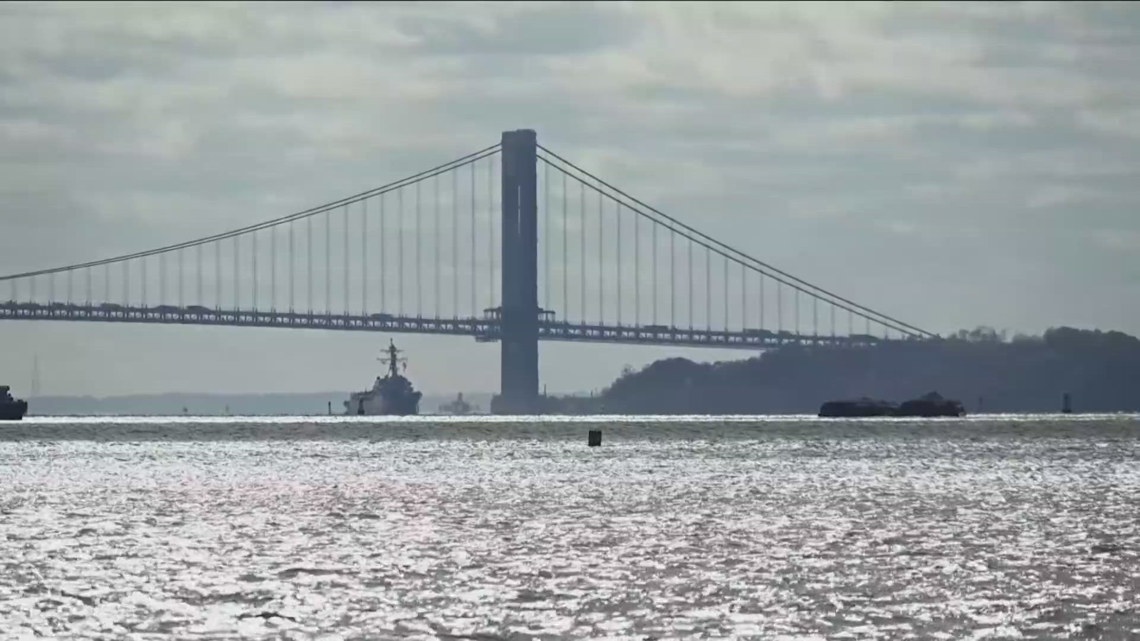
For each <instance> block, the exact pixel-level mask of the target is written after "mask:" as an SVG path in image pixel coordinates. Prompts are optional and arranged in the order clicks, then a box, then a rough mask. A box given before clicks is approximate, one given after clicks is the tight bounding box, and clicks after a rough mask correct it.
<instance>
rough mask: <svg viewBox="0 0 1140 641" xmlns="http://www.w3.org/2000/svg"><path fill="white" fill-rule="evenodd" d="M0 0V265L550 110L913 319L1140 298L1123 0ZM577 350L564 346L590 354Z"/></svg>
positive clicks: (299, 203) (716, 227)
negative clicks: (1130, 273) (1131, 242)
mask: <svg viewBox="0 0 1140 641" xmlns="http://www.w3.org/2000/svg"><path fill="white" fill-rule="evenodd" d="M0 25H3V28H2V31H0V85H2V87H0V88H2V91H0V218H2V222H3V225H4V229H5V232H4V234H2V235H0V236H2V240H0V270H2V271H4V272H14V271H22V270H24V269H31V268H40V267H49V266H52V265H57V264H66V263H71V262H75V261H80V260H88V259H93V258H100V257H104V256H108V255H114V254H118V253H123V252H128V251H136V250H138V249H142V248H146V247H150V246H156V245H162V244H166V243H170V242H176V241H179V240H184V239H187V238H191V237H197V236H201V235H206V234H210V233H215V232H218V231H221V230H224V229H228V228H233V227H238V226H242V225H245V224H250V223H252V222H256V221H260V220H265V219H269V218H273V217H276V216H280V215H284V214H287V213H291V212H293V211H297V210H301V209H304V208H306V207H308V206H311V205H314V204H317V203H321V202H325V201H328V200H332V199H335V198H337V197H340V196H342V195H345V194H349V193H356V192H359V191H362V190H364V189H367V188H369V187H374V186H377V185H380V184H383V183H386V182H388V181H390V180H393V179H396V178H400V177H402V176H405V175H409V174H412V173H415V172H417V171H420V170H422V169H424V168H426V167H429V166H433V165H436V164H438V163H440V162H444V161H446V160H449V159H451V158H454V157H457V156H460V155H462V154H465V153H468V152H470V151H473V150H475V149H479V148H482V147H485V146H487V145H489V144H493V143H494V142H496V141H497V140H498V136H499V133H500V132H501V131H504V130H508V129H514V128H518V127H534V128H536V129H538V131H539V135H540V139H541V140H542V141H543V142H544V144H547V145H548V146H550V147H551V148H553V149H555V150H556V151H558V152H559V153H560V154H562V155H564V156H566V157H568V158H570V159H572V160H574V161H575V162H577V163H578V164H580V165H582V166H583V167H585V168H588V169H589V170H591V171H593V172H595V173H598V174H599V175H602V176H603V177H605V178H606V179H607V180H609V181H611V182H613V183H615V184H618V185H620V186H621V187H623V188H624V189H626V190H628V191H629V192H631V193H633V194H634V195H637V196H638V197H641V198H642V199H644V200H646V201H648V202H650V203H652V204H654V205H656V206H658V207H660V208H661V209H663V210H665V211H667V212H670V213H672V214H675V215H676V216H677V217H679V218H681V219H682V220H685V221H686V222H689V223H691V224H693V225H695V226H697V227H698V228H700V229H702V230H704V231H707V232H709V233H710V234H711V235H713V236H716V237H721V238H724V239H726V240H731V242H732V244H734V245H737V246H739V247H740V248H741V249H745V250H747V251H749V252H751V253H753V254H755V255H757V256H759V257H761V258H764V259H766V260H769V261H770V262H772V263H774V264H776V265H777V266H780V267H781V268H784V269H787V270H788V271H791V272H793V273H797V274H798V275H800V276H802V277H805V278H807V279H809V280H813V281H818V282H819V284H820V285H823V286H825V287H828V288H829V289H833V290H836V291H838V292H840V293H842V294H844V295H845V296H848V297H851V298H854V299H857V300H860V301H861V302H865V303H866V304H870V305H872V306H876V307H882V308H883V309H884V310H885V311H888V312H891V313H894V314H896V315H898V316H900V317H902V318H904V319H905V320H908V321H909V322H912V323H915V324H917V325H919V326H928V327H930V328H932V329H935V330H936V331H950V330H953V329H956V328H958V327H961V326H972V325H976V324H980V323H987V324H993V325H998V326H1008V327H1011V328H1024V329H1035V328H1039V326H1040V325H1041V323H1043V322H1044V323H1047V324H1049V323H1061V322H1064V321H1065V319H1066V318H1067V317H1069V316H1070V315H1076V314H1075V312H1070V310H1069V309H1068V308H1067V307H1066V303H1065V302H1064V300H1063V299H1062V298H1061V297H1058V299H1057V300H1048V299H1045V298H1041V299H1037V298H1034V299H1032V300H1030V299H1018V298H1016V297H1013V298H1011V297H1010V296H1009V292H1008V287H1007V285H1008V283H1009V282H1012V280H1016V281H1017V282H1019V283H1032V282H1033V279H1039V280H1038V286H1040V287H1043V288H1044V287H1048V286H1050V283H1054V282H1058V281H1057V279H1058V278H1060V276H1059V274H1061V273H1062V272H1063V273H1065V274H1066V276H1065V281H1064V282H1070V281H1072V282H1074V283H1077V282H1080V283H1089V285H1088V286H1087V288H1088V289H1089V290H1090V291H1084V292H1083V293H1082V296H1083V298H1082V299H1081V300H1089V301H1093V302H1092V303H1089V304H1092V305H1098V303H1096V302H1095V301H1097V300H1103V301H1109V300H1111V301H1112V304H1111V305H1110V304H1108V302H1104V304H1103V305H1100V308H1101V309H1103V310H1109V311H1103V312H1101V315H1100V316H1099V319H1100V320H1098V322H1100V323H1103V324H1104V325H1105V326H1115V327H1121V328H1123V329H1127V330H1131V331H1140V326H1136V325H1135V318H1138V317H1140V308H1138V307H1136V305H1140V303H1137V304H1132V303H1119V301H1120V300H1140V297H1137V296H1131V297H1130V298H1128V297H1124V298H1123V299H1122V298H1121V295H1120V290H1119V288H1118V286H1117V285H1114V286H1113V288H1108V287H1107V286H1106V288H1105V289H1104V290H1103V293H1102V294H1100V295H1102V296H1103V299H1097V298H1096V297H1097V296H1098V294H1097V291H1099V290H1098V289H1097V285H1096V283H1098V282H1107V281H1109V280H1111V279H1112V277H1113V275H1115V274H1119V273H1122V272H1124V271H1127V270H1128V269H1129V265H1131V264H1132V262H1134V261H1135V259H1134V258H1133V257H1132V255H1131V254H1129V253H1128V252H1127V251H1123V250H1120V251H1103V250H1104V247H1105V243H1106V242H1107V243H1109V244H1110V245H1111V243H1112V242H1117V241H1107V240H1105V239H1106V238H1107V236H1104V235H1103V234H1102V235H1099V236H1098V235H1097V234H1093V233H1088V232H1087V231H1086V230H1089V229H1109V230H1114V231H1113V234H1114V235H1113V236H1111V237H1112V238H1130V237H1131V236H1130V234H1132V233H1134V232H1135V230H1136V229H1137V228H1138V225H1140V222H1137V221H1138V219H1137V218H1136V217H1135V213H1134V212H1135V211H1136V209H1137V205H1140V203H1138V202H1137V200H1138V197H1137V196H1135V191H1134V188H1133V185H1134V183H1135V175H1136V172H1137V167H1138V163H1140V152H1138V151H1137V150H1136V147H1135V132H1136V131H1137V130H1138V129H1137V126H1135V125H1136V124H1137V119H1138V117H1137V114H1138V113H1140V79H1137V78H1136V77H1135V74H1134V73H1133V71H1134V69H1135V67H1136V64H1137V63H1138V62H1140V37H1138V36H1140V16H1138V15H1137V13H1136V12H1135V11H1132V10H1131V8H1130V7H1129V6H1128V5H1126V4H1116V3H1102V4H1097V3H1092V4H1088V3H991V4H979V3H910V4H898V3H850V4H835V3H813V2H795V3H719V4H718V3H657V2H639V3H626V2H611V3H577V2H540V3H522V2H519V3H459V2H457V3H416V2H396V3H289V4H281V5H273V6H270V5H264V4H258V3H236V2H235V3H159V4H138V3H129V4H126V3H110V4H109V3H102V4H100V5H98V6H95V5H88V4H84V3H43V4H31V3H28V4H24V3H7V4H4V5H2V6H0ZM480 180H482V178H480ZM1118 249H1119V248H1118ZM1003 274H1009V275H1010V276H1009V279H1005V276H1003ZM1114 282H1115V281H1114ZM871 284H873V285H871ZM613 286H614V287H619V286H621V285H620V283H617V282H615V283H614V284H613ZM1026 286H1033V285H1032V284H1027V285H1026ZM1074 286H1076V285H1074ZM931 287H941V288H945V289H946V290H948V291H952V292H953V293H954V296H953V297H939V300H937V301H930V300H928V297H927V294H926V292H928V291H929V290H930V288H931ZM1122 304H1123V305H1124V308H1123V309H1122V310H1121V311H1119V312H1117V311H1112V310H1114V309H1116V308H1118V307H1120V305H1122ZM1082 314H1083V312H1082ZM1080 318H1081V319H1087V318H1088V316H1087V315H1080ZM1043 319H1044V320H1043ZM53 331H54V330H53ZM60 331H63V333H62V334H61V335H63V336H67V335H70V336H74V337H75V340H81V337H82V336H83V335H84V334H83V332H84V331H85V330H84V329H83V328H82V327H80V328H72V329H71V330H66V331H64V330H60ZM68 332H71V333H70V334H69V333H68ZM53 335H54V334H53ZM124 336H126V334H124ZM121 340H129V339H127V338H122V339H121ZM156 340H157V339H156ZM265 340H266V341H268V343H271V344H272V343H273V341H275V340H281V341H285V340H287V339H284V338H282V339H277V338H276V337H275V336H274V337H270V338H267V339H265ZM330 340H332V339H330ZM337 340H340V339H337ZM345 340H348V339H345ZM424 340H425V342H424V343H423V345H424V347H425V349H426V348H430V345H432V343H431V340H432V339H424ZM347 344H348V343H345V345H347ZM279 345H286V343H285V342H282V343H279ZM162 349H171V350H175V352H177V350H178V349H187V350H188V349H189V348H188V347H185V348H180V347H178V345H177V341H175V344H174V345H173V346H170V347H163V348H162ZM289 349H293V348H291V347H288V348H282V349H281V351H284V352H287V351H289ZM297 349H302V348H297ZM304 349H311V348H304ZM550 349H551V350H553V352H552V353H559V352H557V350H558V348H557V347H551V348H550ZM599 350H601V351H599V352H598V353H599V354H602V356H600V357H599V358H600V359H601V362H604V363H606V365H605V367H610V369H612V370H613V372H616V371H618V370H619V369H620V365H621V364H623V363H621V362H617V361H616V360H614V361H613V362H608V361H606V360H605V359H606V358H612V359H617V358H619V357H617V356H612V357H611V356H606V355H605V354H613V353H615V352H606V351H604V349H603V348H599ZM302 351H303V349H302ZM173 353H174V352H172V354H173ZM178 353H183V352H178ZM304 353H312V352H304ZM472 353H473V352H472ZM658 353H659V352H644V354H645V356H644V358H650V357H652V356H653V355H656V354H658ZM622 354H623V355H622V356H621V357H620V358H622V359H625V358H626V356H624V354H625V353H624V352H622ZM563 355H564V356H566V357H567V358H571V359H574V358H576V356H575V355H574V354H572V353H569V354H563ZM720 356H721V357H723V355H720ZM561 357H562V356H559V358H561ZM92 358H94V357H92ZM171 358H175V356H173V355H172V356H171ZM429 358H437V357H436V356H430V357H429ZM438 358H442V356H441V357H438ZM639 358H640V357H639ZM92 362H94V361H92ZM80 369H82V368H80ZM562 370H564V372H563V371H558V372H555V371H553V370H551V371H547V370H544V375H548V376H549V377H550V378H551V380H554V381H557V382H558V385H559V386H561V387H563V388H566V387H586V386H588V385H587V383H586V381H588V380H589V381H593V380H595V379H596V378H597V376H596V375H595V374H593V373H592V370H591V367H590V363H579V365H577V366H575V367H565V368H562ZM2 373H3V372H2V371H0V374H2ZM188 375H190V376H199V378H195V379H194V380H193V381H190V382H187V383H186V384H187V385H198V386H199V387H202V386H209V385H213V384H214V383H213V382H212V381H213V379H212V378H209V377H207V376H206V374H203V373H199V374H188ZM322 375H324V374H323V373H322ZM210 376H213V375H212V374H211V375H210ZM439 376H440V378H439V379H438V380H439V383H438V384H439V386H441V387H444V388H446V387H447V386H456V385H460V384H461V382H462V381H466V380H469V379H472V378H475V379H479V381H481V380H482V379H484V378H486V376H475V377H472V376H467V378H464V377H465V376H466V375H465V374H463V373H462V372H456V371H454V370H453V371H452V372H451V373H448V374H446V375H439ZM117 377H118V378H121V379H122V380H123V381H126V380H128V379H130V375H129V374H127V373H123V374H121V375H117ZM203 377H204V378H203ZM449 377H450V378H449ZM152 378H153V377H152ZM117 380H118V379H117ZM239 383H241V381H238V382H233V384H235V385H237V384H239ZM82 384H83V383H82V381H80V382H77V383H76V385H82ZM100 384H102V383H100ZM226 384H229V383H226ZM298 384H300V385H310V384H312V385H316V383H315V382H313V381H307V382H298ZM345 384H347V383H345ZM462 384H465V385H466V384H467V383H462ZM471 384H472V385H473V384H474V383H471ZM92 385H95V384H94V383H92ZM107 385H119V383H113V382H109V383H107ZM121 385H124V386H127V387H129V386H130V383H126V382H124V383H121Z"/></svg>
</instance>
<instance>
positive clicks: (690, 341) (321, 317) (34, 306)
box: [0, 302, 916, 350]
mask: <svg viewBox="0 0 1140 641" xmlns="http://www.w3.org/2000/svg"><path fill="white" fill-rule="evenodd" d="M0 320H29V321H32V320H34V321H45V320H55V321H72V322H98V323H146V324H168V325H221V326H229V327H277V328H287V329H323V330H335V331H363V332H394V333H409V334H437V335H440V334H450V335H457V336H472V337H474V338H475V339H476V340H478V341H496V340H498V335H499V323H498V321H497V320H495V319H489V318H470V317H468V318H450V319H448V318H420V317H409V316H396V315H391V314H382V313H377V314H368V315H364V314H326V313H323V312H284V311H255V310H245V311H233V310H218V309H209V308H206V307H200V306H190V307H176V306H170V305H163V306H159V307H129V306H123V305H117V304H113V303H104V304H91V305H85V304H83V305H81V304H69V303H53V304H49V305H41V304H38V303H14V302H7V303H0ZM539 338H540V339H541V340H548V341H577V342H596V343H610V344H614V343H618V344H632V345H671V346H681V347H709V348H722V349H750V350H757V349H768V348H773V347H780V346H783V345H794V344H800V345H834V346H849V347H859V346H868V345H872V344H876V343H881V342H884V341H889V340H911V341H913V340H916V339H887V338H879V337H875V336H869V335H866V334H862V335H853V336H830V335H806V334H796V333H793V332H789V331H786V330H785V331H779V332H774V331H769V330H762V329H746V330H742V331H722V330H708V329H699V328H693V329H686V328H678V327H665V326H661V325H649V326H646V325H594V324H576V323H566V322H561V321H550V320H546V321H541V322H540V323H539Z"/></svg>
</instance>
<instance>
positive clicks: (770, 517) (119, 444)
mask: <svg viewBox="0 0 1140 641" xmlns="http://www.w3.org/2000/svg"><path fill="white" fill-rule="evenodd" d="M599 424H600V425H601V429H603V430H604V439H605V440H604V442H603V445H602V447H600V448H587V447H586V445H585V440H586V432H587V430H589V429H591V428H596V427H598V425H599ZM1138 428H1140V418H1138V417H1135V416H1098V417H1084V416H1082V417H1059V416H1056V417H1026V416H1006V417H998V418H982V417H979V418H972V419H968V420H935V421H927V422H915V421H905V420H885V421H884V420H862V421H846V422H822V421H816V420H811V419H807V418H801V419H789V418H786V417H784V418H780V419H775V418H770V419H765V418H748V417H733V418H729V419H697V418H683V419H654V418H645V419H619V418H615V419H603V420H600V421H598V422H594V421H575V420H564V421H557V422H552V421H542V422H533V421H529V420H525V419H520V420H513V421H504V420H499V421H492V420H487V421H470V420H467V421H441V419H438V418H419V419H416V420H405V421H399V422H392V423H389V424H386V425H384V426H383V427H377V426H376V425H375V424H373V423H369V422H367V421H363V420H361V419H358V418H347V419H346V418H327V419H325V418H322V419H192V418H190V419H186V418H178V419H46V418H41V419H33V420H28V421H25V422H24V423H23V424H18V425H4V426H0V488H2V489H0V637H2V638H4V639H22V638H44V637H46V638H53V639H124V638H129V639H165V638H177V639H236V638H242V639H269V638H272V639H364V638H372V639H375V638H409V639H411V638H423V639H429V638H440V639H497V638H504V639H507V638H509V639H527V638H543V639H556V638H615V639H618V638H620V639H649V638H659V639H664V638H682V637H704V638H713V637H715V638H733V637H735V638H762V639H824V638H827V639H1018V638H1029V639H1034V638H1035V639H1089V638H1097V639H1126V638H1136V637H1137V636H1138V635H1140V614H1138V613H1140V603H1138V597H1137V594H1138V587H1140V578H1138V577H1140V567H1138V563H1137V561H1138V555H1140V523H1138V520H1137V515H1138V510H1140V492H1138V490H1140V473H1138V468H1137V457H1138V455H1140V429H1138Z"/></svg>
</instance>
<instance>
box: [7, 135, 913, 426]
mask: <svg viewBox="0 0 1140 641" xmlns="http://www.w3.org/2000/svg"><path fill="white" fill-rule="evenodd" d="M5 282H6V283H7V286H8V287H9V289H10V295H9V297H8V300H7V301H6V302H4V303H2V304H0V320H23V321H48V320H51V321H82V322H111V323H157V324H196V325H228V326H242V327H277V328H290V329H324V330H341V331H371V332H410V333H419V334H453V335H466V336H472V337H474V338H475V340H477V341H498V342H499V343H500V344H501V399H502V403H503V407H504V408H505V409H506V411H516V412H526V411H528V410H530V409H533V408H535V407H537V402H538V394H539V392H538V390H539V374H538V344H539V341H542V340H561V341H591V342H600V343H633V344H652V345H672V346H687V347H721V348H735V349H749V350H761V349H767V348H772V347H778V346H781V345H789V344H800V345H832V346H852V347H857V346H866V345H870V344H874V343H878V342H880V341H897V340H922V339H927V338H934V337H935V335H934V334H932V333H930V332H927V331H925V330H922V329H919V328H918V327H915V326H913V325H910V324H907V323H904V322H902V321H900V320H898V319H897V318H894V317H891V316H888V315H886V314H884V313H881V312H878V311H876V310H873V309H870V308H868V307H865V306H863V305H860V304H858V303H855V302H854V301H852V300H849V299H847V298H844V297H842V296H840V295H838V294H835V293H833V292H830V291H828V290H825V289H823V288H821V287H818V286H816V285H813V284H811V283H808V282H805V281H803V280H801V279H799V278H796V277H795V276H792V275H791V274H789V273H787V272H785V271H782V270H780V269H777V268H775V267H773V266H772V265H769V264H767V263H765V262H763V261H761V260H759V259H757V258H754V257H753V256H751V255H749V254H748V253H746V252H744V251H743V250H741V249H737V248H734V247H732V246H730V245H728V244H726V243H723V242H720V241H717V240H715V239H713V238H711V237H709V236H708V235H706V234H704V233H702V232H701V231H699V230H697V229H695V228H693V227H691V226H689V225H686V224H685V223H683V222H681V221H680V220H678V219H676V218H673V217H672V216H669V215H667V214H665V213H663V212H661V211H659V210H658V209H656V208H654V207H652V206H650V205H648V204H646V203H645V202H643V201H641V200H639V199H637V198H635V197H634V196H631V195H630V194H628V193H626V192H624V191H622V190H621V189H619V188H617V187H615V186H613V185H611V184H610V183H608V182H606V181H605V180H603V179H601V178H599V177H598V176H595V175H594V174H591V173H590V172H588V171H587V170H585V169H583V168H581V167H579V166H578V165H575V164H574V163H572V162H571V161H569V160H567V159H565V158H563V157H562V156H560V155H558V154H557V153H555V152H553V151H551V150H550V149H547V148H546V147H544V146H542V145H541V144H539V143H538V141H537V137H536V134H535V132H534V131H533V130H517V131H508V132H504V133H503V134H502V139H501V141H500V142H499V143H498V144H495V145H492V146H490V147H487V148H485V149H482V150H480V151H478V152H475V153H473V154H469V155H467V156H463V157H462V158H459V159H457V160H454V161H452V162H449V163H446V164H443V165H439V166H437V167H434V168H432V169H430V170H427V171H424V172H421V173H418V174H415V175H413V176H409V177H407V178H405V179H403V180H399V181H396V182H392V183H389V184H387V185H384V186H381V187H378V188H375V189H371V190H369V191H365V192H362V193H358V194H355V195H352V196H349V197H347V198H342V199H340V200H335V201H332V202H329V203H326V204H324V205H320V206H318V207H313V208H310V209H306V210H304V211H299V212H296V213H293V214H290V215H287V216H283V217H280V218H276V219H273V220H268V221H265V222H262V223H259V224H256V225H250V226H246V227H242V228H240V229H233V230H231V231H227V232H224V233H219V234H215V235H212V236H207V237H203V238H197V239H194V240H190V241H186V242H181V243H176V244H171V245H167V246H164V247H158V248H154V249H150V250H146V251H140V252H135V253H132V254H126V255H121V256H114V257H110V258H104V259H100V260H93V261H89V262H84V263H78V264H73V265H66V266H62V267H55V268H51V269H40V270H35V271H27V272H23V273H18V274H11V275H7V276H2V277H0V287H2V286H3V284H4V283H5ZM0 291H2V290H0ZM0 296H2V295H0Z"/></svg>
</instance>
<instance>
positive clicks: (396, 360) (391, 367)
mask: <svg viewBox="0 0 1140 641" xmlns="http://www.w3.org/2000/svg"><path fill="white" fill-rule="evenodd" d="M402 351H403V350H400V349H396V343H395V342H394V341H393V340H392V339H390V338H389V339H388V349H386V350H385V352H387V354H388V357H387V358H380V359H378V360H379V361H380V362H381V363H384V364H385V365H387V366H388V377H389V378H391V377H395V376H399V375H400V373H399V369H398V365H401V364H402V365H403V366H404V370H405V371H407V369H408V359H407V358H400V356H399V354H400V352H402Z"/></svg>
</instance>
